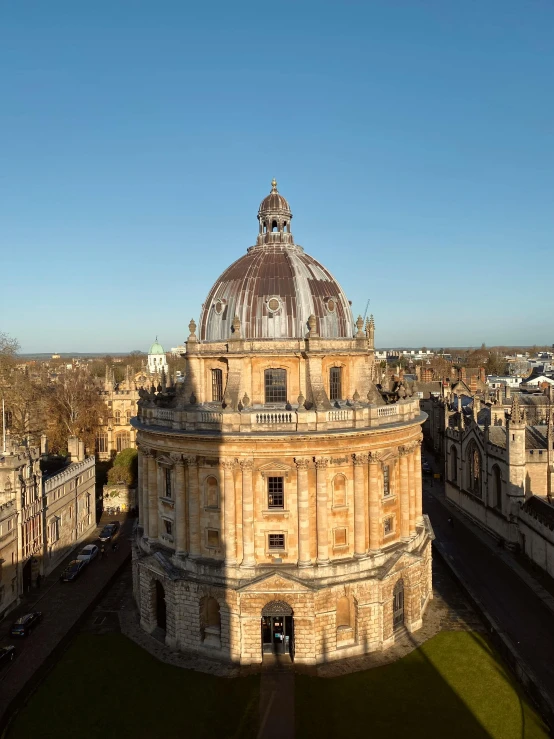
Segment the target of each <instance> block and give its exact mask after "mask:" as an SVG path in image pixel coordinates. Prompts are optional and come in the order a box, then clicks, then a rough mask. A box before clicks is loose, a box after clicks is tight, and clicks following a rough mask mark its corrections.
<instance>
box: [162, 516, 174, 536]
mask: <svg viewBox="0 0 554 739" xmlns="http://www.w3.org/2000/svg"><path fill="white" fill-rule="evenodd" d="M164 527H165V533H166V534H168V535H169V536H171V534H172V533H173V524H172V523H171V521H168V520H167V519H166V518H164Z"/></svg>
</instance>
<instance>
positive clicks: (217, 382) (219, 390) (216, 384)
mask: <svg viewBox="0 0 554 739" xmlns="http://www.w3.org/2000/svg"><path fill="white" fill-rule="evenodd" d="M212 400H213V401H214V402H217V403H220V402H221V401H222V400H223V372H222V371H221V370H220V369H213V370H212Z"/></svg>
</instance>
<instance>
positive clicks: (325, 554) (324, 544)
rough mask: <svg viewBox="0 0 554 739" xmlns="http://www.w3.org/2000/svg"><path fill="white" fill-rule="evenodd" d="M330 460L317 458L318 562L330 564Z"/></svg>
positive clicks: (319, 563)
mask: <svg viewBox="0 0 554 739" xmlns="http://www.w3.org/2000/svg"><path fill="white" fill-rule="evenodd" d="M328 464H329V460H328V459H326V458H325V457H320V458H319V459H316V460H315V466H316V470H317V485H316V495H317V506H316V509H317V563H318V565H328V564H329V527H328V510H327V466H328Z"/></svg>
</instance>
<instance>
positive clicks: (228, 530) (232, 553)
mask: <svg viewBox="0 0 554 739" xmlns="http://www.w3.org/2000/svg"><path fill="white" fill-rule="evenodd" d="M222 467H223V505H224V510H225V522H224V525H225V563H226V564H228V565H236V563H237V516H236V510H235V508H236V501H235V480H234V479H233V469H234V467H235V462H231V461H225V462H222Z"/></svg>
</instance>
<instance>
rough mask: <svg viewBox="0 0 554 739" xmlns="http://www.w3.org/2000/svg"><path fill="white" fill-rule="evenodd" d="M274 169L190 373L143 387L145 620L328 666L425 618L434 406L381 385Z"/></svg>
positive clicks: (208, 650) (370, 329)
mask: <svg viewBox="0 0 554 739" xmlns="http://www.w3.org/2000/svg"><path fill="white" fill-rule="evenodd" d="M291 220H292V213H291V210H290V207H289V204H288V202H287V201H286V200H285V198H284V197H283V196H282V195H280V193H279V192H278V190H277V183H276V182H275V181H273V183H272V189H271V192H270V194H269V195H268V196H267V197H266V198H265V199H264V200H263V201H262V203H261V205H260V208H259V211H258V222H259V232H258V236H257V240H256V244H255V245H254V246H252V247H250V248H249V249H248V250H247V252H246V254H245V255H243V256H242V257H241V258H239V259H238V260H237V261H236V262H235V263H234V264H232V265H231V266H230V267H229V268H228V269H226V270H225V271H224V272H223V274H222V275H221V276H220V277H219V278H218V279H217V281H216V282H215V284H214V285H213V287H212V288H211V290H210V291H209V293H208V296H207V298H206V301H205V303H204V305H203V306H202V312H201V316H200V322H199V325H198V326H197V324H196V323H195V322H194V321H191V322H190V324H189V331H190V335H189V337H188V340H187V342H186V354H185V357H186V365H187V369H186V377H185V382H184V383H182V384H179V385H177V386H171V385H170V386H163V387H162V389H161V391H158V392H155V391H154V389H153V388H151V389H150V391H148V390H142V391H141V399H140V401H139V403H138V406H139V409H138V416H137V418H136V419H134V421H133V423H134V425H135V426H136V428H137V443H138V447H139V497H140V518H139V527H138V534H137V540H136V542H135V547H134V559H133V573H134V592H135V597H136V600H137V602H138V604H139V607H140V614H141V625H142V627H143V628H144V629H146V630H147V631H149V632H153V631H156V630H157V631H158V633H161V634H163V636H164V639H165V642H166V643H167V644H168V645H171V646H173V647H175V648H177V649H182V650H184V651H187V652H195V653H197V654H200V655H205V656H209V657H212V658H215V659H220V660H225V661H232V662H236V663H241V664H252V663H259V662H261V661H262V659H263V655H264V654H266V653H275V652H277V653H283V654H288V655H290V658H291V659H294V660H295V661H296V662H298V663H302V664H317V663H319V662H324V661H328V660H332V659H340V658H342V657H346V656H352V655H359V654H364V653H366V652H371V651H375V650H380V649H385V648H386V647H388V646H389V645H391V644H393V643H394V640H395V638H396V635H397V634H398V633H401V632H403V631H404V630H405V629H407V630H408V631H415V630H416V629H418V628H419V627H420V626H421V623H422V616H423V612H424V610H425V607H426V605H427V602H428V600H429V599H430V598H431V597H432V590H431V540H432V536H433V535H432V530H431V528H430V524H429V521H428V519H427V518H426V517H424V516H423V515H422V505H421V490H422V483H421V455H420V445H421V438H422V435H421V424H422V423H423V421H424V419H425V415H424V414H422V413H421V411H420V408H419V401H418V400H417V398H414V397H410V396H409V390H408V389H407V388H405V387H404V386H403V385H402V386H400V387H395V388H391V387H385V386H382V385H381V384H380V372H379V370H378V367H377V366H376V364H375V358H374V322H373V319H372V318H371V320H368V321H367V322H366V324H365V325H364V322H363V320H362V318H361V317H359V318H358V319H357V321H356V322H354V321H353V318H352V313H351V309H350V303H349V301H348V299H347V297H346V295H345V293H344V291H343V290H342V288H341V286H340V285H339V284H338V282H337V281H336V280H335V278H334V277H333V276H332V274H331V273H330V272H329V271H328V270H327V269H326V268H325V267H323V266H322V265H321V264H320V263H319V262H317V261H316V260H315V259H314V258H313V257H311V256H309V255H308V254H306V253H305V252H304V250H303V249H302V247H300V246H298V245H297V244H295V242H294V238H293V235H292V231H291Z"/></svg>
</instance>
